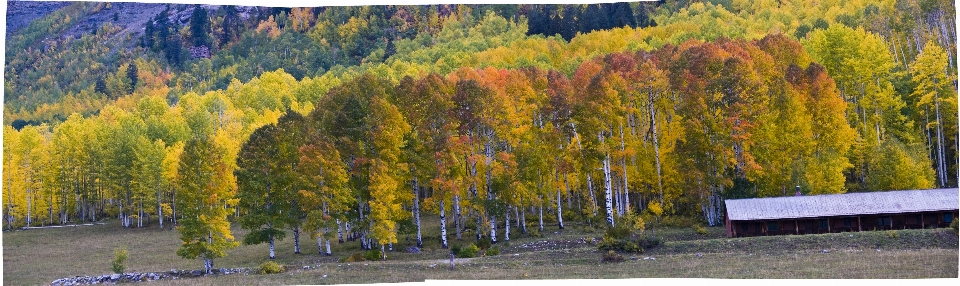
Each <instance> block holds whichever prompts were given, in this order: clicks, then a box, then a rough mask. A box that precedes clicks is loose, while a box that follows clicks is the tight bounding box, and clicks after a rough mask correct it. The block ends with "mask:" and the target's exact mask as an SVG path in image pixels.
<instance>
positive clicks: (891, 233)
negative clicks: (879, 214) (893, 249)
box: [887, 230, 900, 238]
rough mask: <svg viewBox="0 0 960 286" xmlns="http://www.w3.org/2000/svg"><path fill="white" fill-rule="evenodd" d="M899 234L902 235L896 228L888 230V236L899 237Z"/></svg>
mask: <svg viewBox="0 0 960 286" xmlns="http://www.w3.org/2000/svg"><path fill="white" fill-rule="evenodd" d="M899 236H900V235H899V234H897V231H896V230H888V231H887V237H889V238H897V237H899Z"/></svg>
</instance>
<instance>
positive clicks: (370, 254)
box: [363, 249, 383, 261]
mask: <svg viewBox="0 0 960 286" xmlns="http://www.w3.org/2000/svg"><path fill="white" fill-rule="evenodd" d="M363 259H366V260H370V261H377V260H380V259H383V253H381V252H380V250H379V249H371V250H367V252H364V253H363Z"/></svg>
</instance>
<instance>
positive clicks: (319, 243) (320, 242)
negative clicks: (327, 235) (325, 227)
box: [317, 233, 323, 255]
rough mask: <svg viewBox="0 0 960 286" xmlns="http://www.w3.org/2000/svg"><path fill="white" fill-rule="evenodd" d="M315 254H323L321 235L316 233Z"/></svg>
mask: <svg viewBox="0 0 960 286" xmlns="http://www.w3.org/2000/svg"><path fill="white" fill-rule="evenodd" d="M317 254H320V255H323V235H322V234H319V233H318V234H317Z"/></svg>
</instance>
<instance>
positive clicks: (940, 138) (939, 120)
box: [934, 97, 947, 188]
mask: <svg viewBox="0 0 960 286" xmlns="http://www.w3.org/2000/svg"><path fill="white" fill-rule="evenodd" d="M934 107H935V108H936V111H937V156H938V158H940V160H939V164H938V165H939V166H938V168H939V170H940V172H938V173H940V174H939V175H938V176H939V177H940V187H941V188H942V187H945V186H946V178H947V176H946V175H947V166H946V165H947V164H946V162H944V154H943V144H944V140H943V127H942V126H943V118H942V117H940V98H939V97H935V98H934Z"/></svg>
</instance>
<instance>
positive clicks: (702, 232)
mask: <svg viewBox="0 0 960 286" xmlns="http://www.w3.org/2000/svg"><path fill="white" fill-rule="evenodd" d="M693 231H695V232H697V234H699V235H707V234H710V231H708V230H707V228H706V227H703V226H702V225H699V224H695V225H693Z"/></svg>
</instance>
